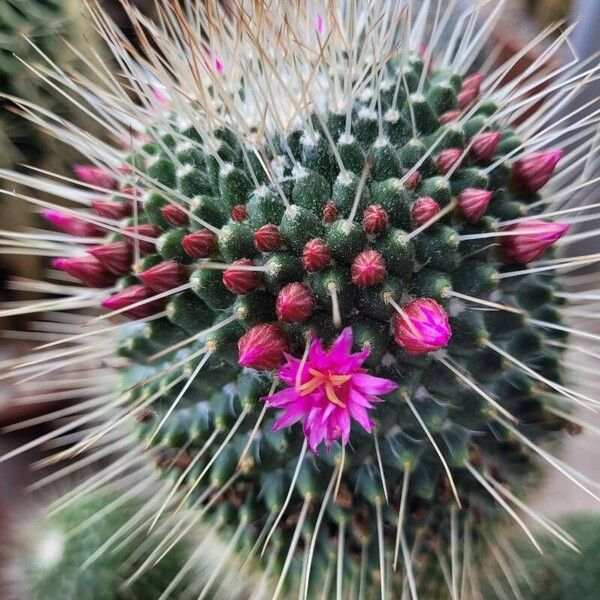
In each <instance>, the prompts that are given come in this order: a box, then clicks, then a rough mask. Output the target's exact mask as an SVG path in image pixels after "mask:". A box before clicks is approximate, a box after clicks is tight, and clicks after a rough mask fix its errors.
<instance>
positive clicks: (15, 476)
mask: <svg viewBox="0 0 600 600" xmlns="http://www.w3.org/2000/svg"><path fill="white" fill-rule="evenodd" d="M21 1H22V3H23V4H26V1H25V0H17V4H19V2H21ZM463 1H464V2H466V1H467V0H463ZM7 3H8V4H12V3H14V0H0V27H2V26H3V24H2V20H1V19H2V17H1V15H2V12H3V7H2V4H7ZM136 3H137V4H138V5H139V6H140V7H141V8H144V9H145V10H148V11H151V6H152V4H153V2H152V0H139V1H138V2H136ZM46 4H47V6H48V7H49V8H50V9H51V8H52V7H53V6H55V5H58V4H61V2H59V0H47V2H46ZM103 4H104V5H105V6H106V7H107V9H108V10H110V11H112V13H113V14H114V18H115V20H116V21H117V22H118V23H119V24H120V25H121V26H122V27H123V28H124V30H125V31H127V32H128V34H129V35H130V36H131V37H132V38H133V33H132V32H131V31H130V30H128V27H127V21H126V19H124V17H123V13H122V12H121V10H120V9H119V4H120V3H119V2H118V1H117V0H114V1H111V0H104V2H103ZM493 4H494V2H491V3H490V5H493ZM80 12H81V3H79V2H78V0H75V1H74V2H73V3H72V4H71V6H70V9H69V11H68V12H67V14H65V15H64V16H63V17H61V18H60V19H58V20H57V21H48V20H42V21H37V22H34V21H33V17H31V18H30V19H28V18H27V16H25V18H24V19H23V22H22V29H21V31H22V33H23V34H25V35H28V36H30V37H32V38H33V39H34V40H35V41H36V43H37V44H39V45H40V46H41V47H42V48H47V49H48V52H49V53H53V52H54V53H56V55H57V56H60V53H58V52H57V49H56V48H57V46H58V45H59V44H60V42H59V39H58V33H61V34H65V35H66V37H68V38H69V39H71V40H73V41H74V43H75V44H77V45H78V47H81V48H83V47H84V46H85V44H86V43H88V42H92V41H93V39H94V34H93V32H92V30H91V28H90V27H89V24H88V23H87V21H86V20H85V19H82V18H81V17H80V15H79V13H80ZM579 17H581V21H580V23H579V26H578V28H577V29H576V31H575V33H574V36H573V44H574V48H575V49H576V50H577V51H578V52H579V54H580V56H581V57H582V58H585V57H588V56H592V55H593V54H594V53H595V52H597V51H599V50H600V35H598V26H599V24H600V0H578V1H577V0H509V1H508V2H507V8H506V10H505V11H504V14H503V15H502V20H501V23H500V25H499V27H498V29H497V31H496V33H495V37H496V39H495V40H494V41H495V43H497V44H500V45H501V46H502V48H503V50H502V56H503V57H504V58H505V57H507V56H511V55H513V54H515V53H516V52H517V51H518V50H519V49H520V48H521V47H522V46H523V45H524V44H526V43H527V41H528V40H530V39H531V38H532V37H534V35H536V34H537V33H539V32H540V31H542V30H543V29H544V28H545V27H546V26H547V25H548V24H549V23H551V22H553V21H555V20H557V19H564V20H565V22H566V23H569V22H573V21H574V20H577V19H578V18H579ZM50 25H51V26H50ZM45 36H50V39H45ZM13 52H16V53H18V54H23V55H24V56H28V57H30V58H31V57H32V55H31V53H30V52H29V50H28V48H27V44H26V43H25V42H24V40H23V39H22V38H19V37H17V38H12V39H9V37H7V35H6V32H5V31H3V30H1V29H0V88H1V89H0V92H2V93H4V94H8V95H11V94H14V95H19V94H26V95H28V96H29V97H31V98H34V99H37V100H41V101H47V102H48V103H49V105H52V106H53V107H55V108H56V106H57V105H56V100H55V99H52V98H51V96H50V95H49V94H47V92H46V91H44V90H43V89H40V88H39V86H38V84H37V82H34V81H33V80H32V78H33V77H34V76H33V74H31V73H29V72H28V71H27V70H26V69H25V67H23V65H22V64H20V63H18V62H17V61H14V60H13V59H12V53H13ZM33 60H37V59H36V58H33ZM531 60H533V58H532V59H531ZM596 60H597V59H596ZM599 95H600V92H599V87H598V82H596V83H595V84H593V85H592V86H590V89H589V90H588V91H587V92H586V94H585V95H584V96H582V97H581V98H580V99H578V102H579V103H581V104H583V103H584V102H586V101H588V100H590V99H592V98H595V97H596V98H597V97H598V96H599ZM10 104H11V103H10V100H6V99H5V100H1V99H0V105H4V107H3V110H2V115H1V118H0V128H1V129H0V167H1V168H21V166H20V165H21V164H22V163H27V164H34V165H36V166H38V167H41V168H53V169H58V170H61V169H62V170H63V172H65V173H67V172H68V171H67V169H68V164H67V163H65V162H64V160H63V159H65V158H71V157H65V155H64V152H57V150H56V148H53V146H52V141H51V140H47V139H44V138H43V136H41V135H39V134H38V133H36V132H35V131H34V130H33V129H32V128H31V127H30V125H29V124H27V123H26V122H25V121H24V120H22V119H19V118H17V117H16V116H15V115H14V114H13V113H11V112H9V111H10V110H11V106H10ZM59 110H61V111H65V114H69V108H68V107H67V106H62V105H61V106H60V108H59ZM8 138H12V140H9V139H8ZM59 159H60V160H59ZM598 175H600V173H598ZM599 195H600V194H599ZM23 209H24V207H23V206H20V205H18V203H16V202H11V201H10V199H1V198H0V214H1V216H2V225H1V228H5V229H8V230H19V229H20V230H22V229H23V228H24V227H31V226H35V225H36V223H35V218H34V220H32V218H31V217H26V216H24V210H23ZM594 243H595V242H594V238H592V241H591V242H588V244H592V245H593V244H594ZM596 247H597V243H596ZM587 250H588V251H590V247H588V249H587ZM578 253H580V252H578ZM43 268H44V261H43V259H40V258H39V257H36V256H28V257H26V258H20V257H17V256H13V255H6V254H2V253H0V281H1V283H0V290H1V292H0V301H2V302H13V301H15V300H18V299H19V298H21V297H22V296H17V295H15V293H14V292H13V291H12V289H11V286H10V284H9V283H8V281H9V280H10V278H14V277H19V278H21V279H23V278H25V279H35V278H38V277H40V275H41V273H42V271H43ZM596 322H599V321H596ZM26 328H27V318H26V317H18V318H14V319H4V320H0V365H4V361H6V360H8V359H10V358H12V357H15V356H19V355H23V354H25V353H27V350H28V347H30V345H31V342H30V341H29V340H28V335H27V333H17V330H21V331H22V330H26ZM3 371H4V369H0V428H6V427H8V432H7V430H6V429H4V431H3V432H2V433H1V434H0V455H2V454H3V453H5V452H6V451H8V450H10V449H11V448H14V447H16V446H18V445H20V444H23V443H26V442H27V441H28V440H31V439H33V438H34V437H37V436H38V435H40V434H41V433H43V432H44V431H45V427H47V426H46V425H43V426H40V427H34V428H27V429H23V430H14V427H12V425H14V424H15V423H17V422H18V421H20V420H22V419H23V418H33V417H35V416H36V415H37V414H42V413H44V412H45V411H48V410H50V405H48V404H47V403H38V402H36V401H35V398H32V397H28V398H23V397H20V396H19V392H18V391H17V390H15V389H13V388H12V387H11V385H10V384H7V383H6V379H3V378H2V375H3ZM580 383H581V386H582V391H583V392H584V393H588V394H590V395H592V396H594V395H597V393H598V390H596V389H585V382H583V381H582V382H580ZM44 384H45V382H42V384H41V386H40V392H41V391H42V390H43V388H44ZM46 391H47V390H46ZM74 400H75V399H74ZM74 400H73V401H74ZM57 406H58V403H56V402H53V403H52V404H51V409H52V410H54V409H56V408H57ZM586 420H588V421H589V414H588V415H586ZM591 425H592V427H590V428H589V429H587V430H584V431H583V433H581V434H580V435H575V436H573V437H571V438H570V439H568V441H567V442H566V445H565V447H564V450H563V454H562V455H561V456H562V457H563V459H564V460H565V462H566V463H567V464H570V465H572V466H574V467H576V468H577V469H578V470H580V471H581V472H582V473H584V474H585V475H587V476H589V477H590V478H591V479H592V480H594V481H596V480H600V461H598V460H597V459H596V458H595V457H597V456H598V453H597V452H594V448H595V447H597V445H598V441H597V440H598V437H597V436H596V437H595V434H594V432H593V431H592V428H593V426H597V427H600V418H598V419H596V422H595V423H594V422H593V420H592V422H591ZM43 452H44V449H43V448H42V449H39V450H34V451H32V452H30V453H26V454H24V455H22V456H20V457H19V458H18V459H16V460H12V461H9V462H8V463H0V545H3V542H2V540H3V539H5V538H4V534H3V532H2V528H3V527H5V526H6V525H7V524H10V523H11V522H13V520H14V514H15V507H18V508H19V511H21V510H22V506H23V500H24V499H25V498H26V488H27V486H28V485H29V484H31V483H32V482H33V481H35V480H36V478H38V477H39V476H40V471H38V470H34V469H32V468H30V465H31V464H32V463H33V462H35V461H36V460H39V459H40V458H41V457H42V456H43ZM535 505H536V508H538V509H540V510H541V511H542V512H543V513H544V514H548V515H549V516H552V517H556V516H559V515H564V514H567V513H572V512H579V511H598V510H599V506H598V505H597V504H596V503H595V502H594V500H593V499H591V498H590V497H589V496H587V495H585V494H583V493H578V492H577V488H575V487H574V486H572V485H570V484H569V483H568V482H567V481H566V480H565V479H564V478H563V477H562V476H560V475H559V474H552V475H550V476H549V477H548V479H547V481H546V483H545V485H544V487H543V489H542V490H541V491H540V492H539V493H538V496H537V498H536V499H535ZM1 558H2V557H1V555H0V560H1ZM0 572H1V569H0ZM1 589H2V587H1V585H0V590H1ZM0 596H1V591H0Z"/></svg>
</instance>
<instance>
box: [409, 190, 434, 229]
mask: <svg viewBox="0 0 600 600" xmlns="http://www.w3.org/2000/svg"><path fill="white" fill-rule="evenodd" d="M439 212H440V205H439V204H438V203H437V202H436V201H435V200H434V199H433V198H430V197H429V196H421V197H420V198H417V199H416V201H415V203H414V204H413V205H412V220H413V223H414V224H415V227H419V226H420V225H423V223H427V221H429V219H432V218H433V217H435V215H437V214H438V213H439Z"/></svg>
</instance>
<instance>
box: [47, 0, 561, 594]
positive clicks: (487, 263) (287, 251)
mask: <svg viewBox="0 0 600 600" xmlns="http://www.w3.org/2000/svg"><path fill="white" fill-rule="evenodd" d="M272 4H273V6H268V7H267V6H266V5H263V3H261V2H258V3H256V5H255V7H254V9H253V10H254V11H256V12H255V13H253V14H252V16H251V17H249V18H242V17H241V16H240V17H239V18H236V17H235V16H233V15H229V16H228V15H227V14H225V13H223V15H222V18H223V19H228V20H229V25H228V26H227V27H224V28H223V29H222V30H219V32H218V33H217V32H216V31H214V30H213V29H212V25H211V23H213V24H214V22H215V21H214V19H212V18H207V17H206V15H205V16H204V17H202V18H200V17H199V18H198V22H197V23H193V24H192V23H189V24H188V25H189V28H190V29H189V31H187V30H186V31H185V32H181V34H180V36H181V37H180V39H179V38H178V40H177V41H176V42H175V41H171V42H169V41H166V42H165V43H166V44H167V46H168V48H169V49H170V51H168V52H164V55H162V54H161V56H160V57H157V58H156V62H153V61H148V64H147V65H146V66H147V67H148V70H149V72H151V73H152V74H153V76H154V77H155V78H156V79H158V80H161V78H163V81H161V97H160V102H159V101H158V100H157V95H156V94H154V93H152V89H151V85H150V84H144V85H141V84H140V85H138V84H137V80H138V78H139V73H140V71H139V69H137V67H135V65H134V63H132V62H131V58H130V57H129V56H128V55H127V52H126V50H125V49H119V47H117V48H116V49H114V50H115V52H117V54H119V56H121V57H124V58H123V60H124V62H125V64H128V65H130V66H131V68H132V75H131V81H132V82H134V83H133V84H132V87H134V88H135V89H136V90H137V92H138V93H139V94H140V97H141V100H140V102H139V104H136V105H135V106H134V105H132V107H130V109H131V111H132V116H134V117H135V118H136V119H137V120H138V122H142V123H143V127H141V128H140V130H139V132H138V133H137V135H136V136H135V137H134V138H133V139H132V140H129V145H128V147H127V149H126V150H123V149H122V146H119V147H118V148H117V149H115V150H114V154H113V155H112V156H111V157H110V158H111V160H110V161H109V160H108V159H106V160H105V161H104V166H103V167H102V168H100V166H99V164H96V163H99V162H102V161H98V160H95V161H92V162H94V163H95V165H94V166H93V167H92V166H89V167H88V166H81V165H78V166H77V168H76V174H77V176H78V177H79V178H80V179H81V180H82V181H83V182H85V186H87V187H85V186H84V187H82V188H81V189H85V190H88V189H90V188H89V186H92V188H91V189H93V190H94V192H95V193H97V196H98V197H97V198H95V199H94V202H92V203H91V204H90V208H89V210H88V211H87V212H86V211H81V210H78V211H77V212H73V211H71V212H69V213H68V214H65V215H64V216H58V215H57V214H56V212H51V213H47V214H46V217H47V218H48V220H49V221H50V222H51V224H53V225H55V226H57V227H58V228H60V229H62V230H63V231H69V232H70V233H73V234H74V235H76V236H80V237H81V236H82V235H83V234H86V231H87V229H86V227H84V226H82V223H84V224H87V226H88V227H91V226H92V225H93V227H92V231H90V232H89V233H87V235H94V236H95V237H97V235H98V231H97V230H98V228H100V229H105V230H108V231H107V234H106V239H105V241H104V242H103V243H102V244H98V243H95V244H94V245H92V246H85V248H87V250H86V251H82V252H81V254H80V255H77V254H76V253H75V252H69V255H68V256H67V257H66V258H61V259H57V260H55V261H54V267H55V268H56V269H60V270H62V271H64V272H65V273H67V274H68V275H69V276H72V277H75V278H77V279H79V280H80V281H81V282H82V283H83V284H84V285H88V286H91V287H92V288H94V290H95V293H99V292H98V289H102V288H107V289H106V292H105V294H104V296H105V297H104V298H102V299H101V300H102V306H104V307H105V312H104V318H106V317H109V316H110V317H112V318H113V319H114V321H115V322H120V321H119V320H122V319H124V318H125V319H130V320H131V321H132V323H131V325H130V326H128V328H127V331H128V335H127V336H126V338H122V341H121V345H120V347H119V348H118V354H119V355H120V356H121V357H124V358H126V359H127V360H128V363H127V365H128V366H126V367H124V368H125V369H130V370H131V372H137V371H139V372H140V373H143V375H140V377H139V380H138V382H137V385H135V386H134V387H132V388H130V389H128V391H127V393H128V402H129V403H130V406H131V411H132V413H133V414H134V415H135V414H138V412H136V411H137V410H138V409H140V411H141V412H143V419H141V418H140V419H139V420H140V423H139V424H138V425H137V430H138V432H139V435H140V437H141V438H142V439H143V440H145V442H146V445H147V447H148V449H147V451H148V452H153V451H155V450H156V449H158V448H164V447H166V448H169V449H170V450H172V451H173V452H174V453H177V452H181V453H183V454H185V455H186V456H188V457H189V458H190V459H191V460H190V461H188V465H191V466H188V467H187V468H186V469H180V470H179V471H177V468H176V467H174V466H172V464H171V466H170V467H169V466H165V464H167V465H168V464H170V463H169V462H168V461H163V462H162V463H161V467H162V468H164V469H167V470H169V471H170V476H171V477H172V478H173V481H174V482H175V481H177V489H178V490H179V492H178V493H183V495H184V496H185V500H186V502H187V505H188V507H190V508H191V509H192V510H197V511H198V512H199V513H200V512H202V518H203V519H205V520H207V521H208V522H210V523H212V524H214V525H216V526H217V527H218V528H220V530H222V531H223V534H224V535H225V536H230V535H232V532H233V531H234V530H236V527H238V526H240V527H242V528H243V533H242V534H239V536H238V537H237V538H236V541H237V545H236V546H235V551H236V552H237V553H239V554H240V555H241V556H242V557H244V558H245V557H246V556H247V555H248V554H249V553H250V551H251V550H252V549H253V548H255V544H257V543H258V544H260V548H259V550H256V549H254V550H252V552H253V556H254V558H255V559H256V562H257V563H259V564H260V565H261V568H264V569H265V573H266V578H267V580H268V581H269V582H270V583H273V587H274V590H275V591H274V595H275V596H277V595H280V594H288V593H289V594H290V595H289V596H288V595H285V597H297V595H298V594H297V591H296V592H295V594H296V595H295V596H292V595H291V594H292V590H300V592H301V593H302V594H304V596H303V597H310V598H313V597H316V595H317V591H318V593H319V594H320V593H321V590H322V589H323V586H326V585H329V584H328V583H327V582H328V581H331V578H332V577H334V579H335V577H336V576H337V578H338V580H337V581H338V585H339V586H341V587H340V589H342V590H347V591H348V592H347V593H350V592H349V590H351V589H353V590H355V591H356V590H358V589H359V587H360V588H361V589H362V590H363V593H364V594H365V595H364V597H366V598H372V597H378V594H379V592H380V591H382V592H385V593H386V594H388V597H389V598H400V597H401V596H402V590H403V589H405V588H406V586H410V587H411V589H412V586H417V587H421V588H422V589H427V586H428V585H430V582H431V581H433V580H435V581H437V582H438V584H439V586H441V588H440V589H444V593H445V592H446V591H447V590H445V588H444V585H445V584H444V576H445V575H447V573H448V568H449V567H448V565H449V564H450V562H451V561H455V562H456V561H459V562H460V561H467V560H469V558H468V556H467V554H468V552H475V548H476V547H479V545H482V544H484V541H483V537H482V536H481V535H479V532H480V531H481V530H482V529H484V528H488V527H492V526H494V525H495V524H496V523H497V522H500V521H502V520H503V519H504V518H505V517H506V511H505V505H506V496H503V495H502V491H499V490H500V486H502V488H504V487H507V488H508V487H510V489H511V490H512V491H511V492H510V493H513V494H515V495H516V496H519V497H521V496H522V489H523V484H524V483H525V481H526V480H527V479H528V476H529V475H530V474H532V473H533V472H534V470H535V460H534V458H533V456H532V454H533V453H532V446H531V444H533V445H534V446H535V445H536V444H538V443H539V442H543V441H545V440H546V439H548V438H550V437H551V436H552V435H553V433H554V432H556V431H558V430H560V429H561V427H562V425H563V424H564V421H563V420H562V419H561V418H559V417H558V416H556V414H555V413H553V412H551V411H550V410H548V406H549V404H548V402H549V397H551V396H552V394H556V393H560V392H561V389H562V390H563V391H564V388H563V387H562V386H563V384H564V382H563V374H562V371H561V362H562V361H561V354H562V351H563V350H562V349H563V348H564V346H565V341H566V340H567V333H566V329H565V328H564V326H563V325H562V320H561V313H560V311H559V307H560V305H561V304H562V303H564V299H563V295H562V294H561V293H560V290H561V284H560V282H559V281H558V279H557V277H556V272H555V270H554V269H553V268H548V267H547V266H546V267H545V268H540V269H536V268H535V267H536V266H538V263H537V262H535V261H542V262H540V263H539V265H541V266H544V265H548V264H551V263H548V262H547V261H546V259H551V258H553V256H554V254H553V253H554V248H553V247H555V246H556V245H557V243H559V240H561V237H562V236H564V235H565V233H566V231H567V229H568V225H567V224H565V223H559V222H556V220H555V219H554V217H553V216H552V215H547V216H546V215H545V214H544V213H545V212H547V213H550V212H551V210H546V200H545V195H544V194H545V193H546V192H545V189H544V188H545V187H546V186H547V185H548V184H549V182H550V183H551V180H552V176H553V174H555V173H556V172H558V171H560V169H561V165H562V164H563V161H565V162H566V161H567V160H568V152H567V153H566V154H565V155H564V158H563V151H562V150H558V149H553V148H551V149H549V150H540V149H539V142H538V141H535V142H534V143H530V142H529V140H528V139H527V138H523V137H521V134H520V130H518V129H515V128H513V126H511V123H510V119H509V117H508V116H507V115H510V114H511V113H510V111H509V110H507V108H508V104H507V103H509V102H510V101H511V100H510V98H511V95H510V94H509V93H504V94H495V93H494V91H495V90H497V88H498V85H499V81H496V79H494V77H498V75H497V74H496V75H493V74H492V75H491V76H490V77H491V79H488V77H487V74H480V73H477V72H473V71H472V70H471V67H470V65H471V62H472V61H471V58H470V57H469V56H466V55H463V54H461V52H466V49H467V48H469V45H468V44H467V42H462V43H461V45H460V48H454V50H452V49H448V48H446V47H445V46H444V42H443V41H442V40H443V39H444V40H445V39H446V38H444V37H443V36H441V35H431V36H428V35H426V34H425V32H424V31H423V23H424V19H423V18H422V15H421V16H420V17H418V18H416V20H415V24H414V26H413V32H412V34H409V33H407V23H406V13H405V12H404V11H403V10H401V6H400V5H402V3H398V4H399V6H398V7H397V8H394V9H393V10H392V9H390V10H392V13H391V14H390V15H386V14H385V12H382V11H383V10H384V9H383V6H384V5H385V6H388V4H389V3H381V7H377V6H375V7H373V11H374V12H373V14H370V13H369V14H363V13H361V12H360V10H359V8H358V7H357V6H356V2H352V1H350V2H333V3H316V4H315V7H313V5H312V3H309V4H310V6H308V4H307V5H306V6H304V5H303V3H289V5H288V4H287V3H285V2H281V3H279V2H275V3H272ZM317 4H318V6H319V7H321V8H322V11H320V12H315V11H316V5H317ZM321 4H323V6H321ZM325 4H326V5H327V6H325ZM163 10H164V11H166V13H167V14H170V15H171V16H172V19H173V22H175V21H176V20H178V19H179V18H180V17H182V14H183V13H181V15H180V14H178V16H177V17H175V16H174V15H175V12H172V11H175V10H176V9H175V8H172V7H171V8H169V6H167V5H166V4H165V6H164V7H163ZM353 10H357V11H358V12H359V13H360V15H361V17H360V19H359V18H358V17H356V15H354V16H353V13H352V11H353ZM263 11H266V12H263ZM442 12H443V11H442ZM202 14H204V13H202ZM408 14H410V11H408ZM204 19H206V22H207V23H208V28H207V29H206V31H205V30H204V29H203V27H204ZM439 21H440V22H446V21H444V19H442V18H441V17H440V19H439ZM200 23H202V28H201V26H200ZM491 23H492V21H489V20H488V21H484V23H483V24H482V25H481V27H482V29H481V31H483V32H485V31H487V30H488V29H489V27H491ZM152 27H154V26H152ZM195 27H197V28H198V30H196V29H195ZM168 29H169V30H170V27H168ZM200 29H202V32H201V33H200ZM479 31H480V29H479V28H477V32H476V33H479ZM438 33H440V32H438ZM472 33H473V36H474V40H475V41H474V42H473V43H475V42H476V41H478V40H479V39H480V36H478V37H475V32H472ZM169 35H177V34H170V33H169V32H167V33H165V34H164V35H163V34H158V33H156V37H157V38H158V37H161V38H162V37H166V38H167V40H168V38H169ZM188 36H189V37H188ZM194 36H197V37H196V38H195V40H196V44H194V47H193V48H192V47H189V44H190V43H191V42H190V39H191V38H192V37H194ZM395 36H398V37H397V38H396V37H395ZM428 40H432V44H434V45H433V46H432V47H427V46H426V44H427V42H428ZM415 42H418V43H415ZM421 42H422V43H424V44H425V47H424V49H423V48H421V45H420V44H421ZM455 42H456V40H455ZM347 44H350V45H351V46H350V47H348V46H347ZM196 45H197V47H196ZM186 47H187V48H188V51H189V52H190V53H191V54H192V55H193V56H194V59H195V60H188V59H185V60H184V58H183V54H181V56H180V55H179V54H180V52H183V50H182V48H186ZM392 48H393V50H392ZM449 57H450V58H449ZM452 57H454V58H452ZM169 61H172V64H170V63H169ZM163 63H165V64H166V63H169V68H168V69H166V68H164V65H163ZM136 69H137V70H136ZM196 69H198V70H199V73H200V74H198V73H196ZM167 73H169V77H171V76H172V80H171V79H168V78H167V79H168V80H166V81H165V80H164V79H165V78H166V77H167ZM500 79H501V77H500ZM192 83H193V85H192ZM487 90H490V91H491V92H490V95H488V93H487ZM115 98H116V92H115ZM114 101H115V103H117V100H116V99H115V100H114ZM119 102H120V101H119ZM117 104H118V103H117ZM118 105H119V106H120V104H118ZM107 112H108V111H107ZM114 112H117V113H119V115H120V113H121V112H122V110H120V109H119V110H117V109H115V111H114ZM119 115H117V117H115V118H120V117H119ZM119 127H120V126H119ZM117 129H118V128H117ZM82 185H83V184H82ZM102 190H104V191H103V192H102ZM87 195H88V196H90V194H89V193H88V194H87ZM532 267H533V268H532ZM136 369H137V371H136ZM142 409H143V411H142ZM147 409H150V410H147ZM490 490H491V491H490ZM236 531H237V530H236ZM236 535H237V534H236ZM263 546H264V547H265V548H266V550H265V552H264V553H263V554H262V557H261V551H262V548H263ZM411 552H412V556H413V563H414V564H413V565H412V566H410V564H408V565H407V561H410V553H411ZM472 556H473V555H471V559H470V560H472ZM415 557H417V558H415ZM457 557H460V558H457ZM340 561H341V562H340ZM336 564H337V565H338V566H337V568H334V566H335V565H336ZM403 564H404V566H403ZM453 564H454V563H453ZM332 565H333V566H332ZM453 568H456V564H455V566H454V567H453ZM332 569H333V571H332ZM332 572H333V573H337V575H336V576H334V575H332ZM428 573H430V574H431V575H432V577H433V578H432V579H431V580H430V579H428V577H427V574H428ZM417 575H418V577H417ZM452 577H456V573H454V571H453V574H452ZM417 580H418V581H417ZM431 585H433V584H432V583H431ZM454 585H457V584H456V582H455V583H454ZM282 590H283V591H282ZM286 590H287V591H286ZM344 593H346V591H345V592H344ZM442 595H443V594H442ZM326 597H330V596H326ZM344 597H346V596H344ZM433 597H441V596H433ZM444 597H445V596H444Z"/></svg>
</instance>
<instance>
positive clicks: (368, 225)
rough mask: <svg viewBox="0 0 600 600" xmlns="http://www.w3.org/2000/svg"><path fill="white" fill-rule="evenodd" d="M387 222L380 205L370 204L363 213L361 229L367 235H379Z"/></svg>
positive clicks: (386, 216)
mask: <svg viewBox="0 0 600 600" xmlns="http://www.w3.org/2000/svg"><path fill="white" fill-rule="evenodd" d="M388 222H389V217H388V214H387V212H386V211H385V209H384V208H383V206H381V204H371V206H367V208H366V209H365V212H364V213H363V227H364V229H365V231H366V232H367V233H381V232H382V231H383V230H384V229H385V228H386V227H387V225H388Z"/></svg>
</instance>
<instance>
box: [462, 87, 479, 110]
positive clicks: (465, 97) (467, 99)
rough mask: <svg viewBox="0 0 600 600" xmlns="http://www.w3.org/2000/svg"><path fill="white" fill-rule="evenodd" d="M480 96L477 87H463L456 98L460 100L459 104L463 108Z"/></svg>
mask: <svg viewBox="0 0 600 600" xmlns="http://www.w3.org/2000/svg"><path fill="white" fill-rule="evenodd" d="M477 96H479V91H478V90H476V89H475V88H463V89H461V90H460V92H458V95H457V96H456V99H457V100H458V106H459V107H460V108H461V109H464V108H467V106H469V105H470V104H472V103H473V101H474V100H475V99H476V98H477Z"/></svg>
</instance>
